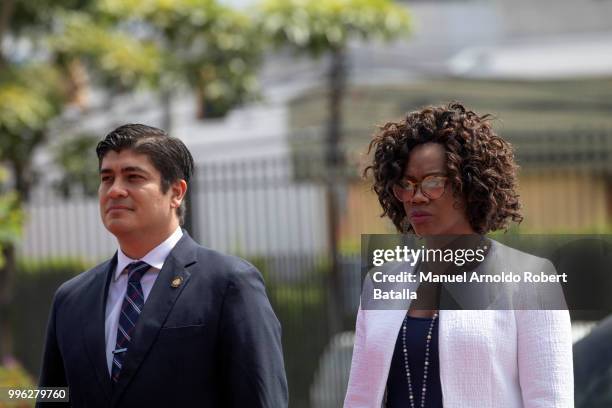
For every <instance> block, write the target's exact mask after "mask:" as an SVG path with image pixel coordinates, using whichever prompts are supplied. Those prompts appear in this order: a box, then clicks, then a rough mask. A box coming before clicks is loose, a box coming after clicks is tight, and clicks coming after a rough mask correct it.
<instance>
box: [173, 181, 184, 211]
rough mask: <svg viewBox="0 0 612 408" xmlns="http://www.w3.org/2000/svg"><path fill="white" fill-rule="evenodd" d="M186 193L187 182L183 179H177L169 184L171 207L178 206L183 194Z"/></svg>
mask: <svg viewBox="0 0 612 408" xmlns="http://www.w3.org/2000/svg"><path fill="white" fill-rule="evenodd" d="M186 193H187V182H186V181H185V180H183V179H179V180H177V181H175V182H174V183H172V184H171V185H170V206H171V207H172V208H179V207H180V206H181V203H182V202H183V199H184V198H185V194H186Z"/></svg>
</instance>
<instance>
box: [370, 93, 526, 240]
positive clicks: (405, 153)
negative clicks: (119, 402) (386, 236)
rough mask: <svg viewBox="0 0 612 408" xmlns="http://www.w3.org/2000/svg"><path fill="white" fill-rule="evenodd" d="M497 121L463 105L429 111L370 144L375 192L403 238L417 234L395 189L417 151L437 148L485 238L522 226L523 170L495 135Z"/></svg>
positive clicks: (394, 125) (386, 129)
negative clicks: (511, 224)
mask: <svg viewBox="0 0 612 408" xmlns="http://www.w3.org/2000/svg"><path fill="white" fill-rule="evenodd" d="M490 118H491V116H490V115H488V114H487V115H483V116H479V115H477V114H476V113H474V112H473V111H471V110H467V109H466V108H465V107H464V106H463V105H462V104H460V103H457V102H453V103H450V104H448V105H447V106H429V107H426V108H424V109H422V110H420V111H415V112H411V113H409V114H408V115H407V116H406V118H405V119H404V120H402V121H400V122H388V123H386V124H385V125H383V126H381V127H380V128H379V131H378V132H377V133H376V134H375V135H374V138H373V140H372V141H371V142H370V146H369V148H368V154H369V153H370V152H371V151H372V150H374V158H373V161H372V163H371V164H370V165H369V166H368V167H366V168H365V170H364V172H363V175H364V177H367V176H368V173H369V172H370V171H371V172H372V173H373V176H374V185H373V190H374V192H376V194H377V195H378V201H379V202H380V204H381V206H382V208H383V213H382V214H381V217H384V216H385V215H386V216H388V217H389V218H390V219H391V221H393V224H394V225H395V227H396V228H397V230H398V231H400V232H414V230H413V228H412V226H411V225H410V224H409V223H408V222H407V219H406V211H405V210H404V206H403V205H402V203H401V202H400V201H399V200H398V199H397V198H395V196H394V195H393V190H392V188H393V185H395V184H397V183H398V182H399V181H400V180H401V179H402V177H403V174H404V169H405V166H406V164H407V161H408V157H409V155H410V152H411V151H412V149H414V147H415V146H417V145H420V144H423V143H427V142H434V143H439V144H441V145H442V146H443V147H444V149H445V150H446V168H447V171H448V178H449V181H450V183H451V185H452V189H453V195H454V196H455V197H460V196H463V197H465V201H466V211H467V216H468V220H469V222H470V224H471V226H472V228H473V229H474V231H476V232H477V233H479V234H485V233H487V232H489V231H494V230H499V229H507V228H508V223H509V221H514V222H518V223H520V222H521V221H522V219H523V217H522V216H521V214H520V211H519V210H520V203H519V196H518V194H517V192H516V186H517V180H516V170H517V165H516V164H515V162H514V153H513V149H512V146H511V145H510V144H509V143H508V142H506V141H505V140H504V139H502V138H501V137H499V136H498V135H496V134H495V132H494V131H493V129H492V127H491V124H490V123H489V121H490Z"/></svg>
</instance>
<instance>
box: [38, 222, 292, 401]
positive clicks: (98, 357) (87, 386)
mask: <svg viewBox="0 0 612 408" xmlns="http://www.w3.org/2000/svg"><path fill="white" fill-rule="evenodd" d="M116 260H117V256H116V255H115V256H114V257H113V259H111V260H110V261H107V262H105V263H103V264H101V265H98V266H96V267H95V268H93V269H91V270H89V271H87V272H84V273H82V274H80V275H78V276H76V277H75V278H73V279H71V280H69V281H68V282H66V283H64V284H63V285H62V286H61V287H60V288H59V289H58V290H57V292H56V294H55V298H54V300H53V307H52V310H51V314H50V317H49V324H48V327H47V338H46V344H45V350H44V356H43V363H42V371H41V375H40V386H41V387H59V386H64V387H66V386H67V387H69V388H70V400H71V405H72V406H73V407H269V408H282V407H286V406H287V380H286V377H285V370H284V364H283V357H282V348H281V328H280V324H279V322H278V320H277V318H276V316H275V315H274V312H273V311H272V307H271V306H270V302H269V301H268V298H267V296H266V292H265V288H264V284H263V280H262V277H261V275H260V273H259V272H258V271H257V269H256V268H255V267H254V266H253V265H251V264H249V263H248V262H246V261H244V260H242V259H239V258H236V257H231V256H227V255H223V254H220V253H218V252H215V251H212V250H210V249H206V248H203V247H201V246H199V245H198V244H197V243H196V242H195V241H193V240H192V239H191V237H189V235H187V233H184V235H183V237H182V238H181V240H180V241H179V242H178V243H177V244H176V246H175V247H174V249H173V250H172V251H171V252H170V254H169V255H168V258H167V259H166V262H165V263H164V266H163V268H162V270H161V271H160V273H159V276H158V278H157V280H156V281H155V284H154V286H153V288H152V290H151V293H150V295H149V297H148V299H147V302H146V303H145V306H144V308H143V310H142V313H141V315H140V317H139V319H138V322H137V324H136V328H135V330H134V334H133V336H132V341H131V343H130V346H129V349H128V352H127V354H126V356H125V357H124V361H123V368H122V371H121V374H120V378H119V381H118V382H117V384H115V385H113V384H112V382H111V380H110V375H109V373H108V368H107V364H106V355H105V344H104V315H105V305H106V296H107V293H108V285H109V281H110V277H111V275H112V273H113V272H114V270H115V265H116ZM176 277H181V278H182V279H183V282H182V284H181V285H180V286H179V287H177V288H174V287H172V285H171V282H172V281H173V280H174V279H175V278H176ZM39 406H41V407H49V406H52V404H49V403H44V404H39ZM60 406H67V405H66V404H63V405H60Z"/></svg>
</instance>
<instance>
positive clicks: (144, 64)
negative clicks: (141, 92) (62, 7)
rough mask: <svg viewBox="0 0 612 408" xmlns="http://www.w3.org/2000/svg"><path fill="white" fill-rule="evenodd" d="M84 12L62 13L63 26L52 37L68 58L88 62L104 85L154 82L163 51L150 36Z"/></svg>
mask: <svg viewBox="0 0 612 408" xmlns="http://www.w3.org/2000/svg"><path fill="white" fill-rule="evenodd" d="M94 17H95V16H92V15H91V14H86V13H82V12H71V13H66V14H63V17H62V19H61V21H62V30H61V31H60V32H59V33H58V34H57V35H56V36H55V37H53V38H52V39H51V40H50V44H51V46H52V48H53V49H54V50H55V51H56V52H58V53H60V54H63V55H65V56H66V57H67V58H81V59H83V60H84V61H86V62H88V63H89V65H90V67H91V68H92V69H93V70H94V71H95V73H96V74H97V75H98V77H99V78H100V79H101V80H102V82H103V84H105V85H109V86H110V85H113V86H114V87H115V88H123V89H126V88H130V87H134V86H138V85H141V84H151V83H153V81H154V80H155V78H157V76H158V75H159V74H160V71H161V63H162V59H163V58H162V51H161V50H160V49H159V47H158V46H157V44H155V43H154V42H152V41H150V40H142V39H138V38H135V37H134V36H133V35H131V34H130V33H129V32H125V31H122V30H120V29H118V28H117V27H114V26H110V25H109V24H106V23H105V22H104V21H103V20H101V19H95V18H94Z"/></svg>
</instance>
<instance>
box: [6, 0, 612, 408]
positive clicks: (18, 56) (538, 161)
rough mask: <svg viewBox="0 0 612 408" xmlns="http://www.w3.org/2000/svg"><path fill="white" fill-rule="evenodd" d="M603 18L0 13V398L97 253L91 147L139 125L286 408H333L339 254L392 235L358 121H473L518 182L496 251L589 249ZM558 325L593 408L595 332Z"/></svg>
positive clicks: (353, 281) (607, 370)
mask: <svg viewBox="0 0 612 408" xmlns="http://www.w3.org/2000/svg"><path fill="white" fill-rule="evenodd" d="M610 17H612V1H609V0H573V1H570V0H555V1H553V0H542V1H538V2H532V1H527V0H487V1H485V0H429V1H417V0H413V1H387V0H261V1H250V0H232V1H230V0H2V1H1V2H0V245H1V247H0V248H1V250H2V251H1V253H2V257H1V258H0V262H1V268H0V386H2V385H4V386H7V385H13V386H16V385H21V386H24V387H25V386H28V385H31V384H33V383H35V381H36V378H37V375H38V370H39V368H40V358H41V352H42V344H43V340H44V332H45V326H46V319H47V315H48V311H49V306H50V304H51V299H52V296H53V293H54V291H55V290H56V288H57V287H58V286H59V285H60V284H61V283H62V282H63V281H65V280H67V279H69V278H70V277H72V276H74V275H75V274H78V273H80V272H82V271H83V270H85V269H87V268H89V267H91V266H92V265H94V264H96V263H97V262H100V261H102V260H104V259H107V258H109V257H110V256H112V254H113V253H114V251H115V249H116V243H115V240H114V238H113V237H112V236H111V235H110V234H109V233H108V232H107V231H106V230H105V229H104V228H103V226H102V224H101V222H100V219H99V214H98V205H97V198H96V191H97V184H98V176H97V166H98V162H97V158H96V156H95V152H94V148H95V145H96V143H97V141H99V140H100V139H101V138H102V137H104V135H106V133H108V132H109V131H111V130H112V129H114V128H115V127H117V126H119V125H121V124H125V123H145V124H149V125H152V126H158V127H162V128H164V129H166V130H167V131H169V133H170V134H172V135H174V136H176V137H179V138H181V139H182V140H183V141H184V142H185V143H186V144H187V146H188V147H189V149H190V150H191V152H192V153H193V155H194V158H195V160H196V164H197V169H196V174H195V176H194V181H193V183H191V185H190V189H189V198H188V207H189V214H188V220H187V225H186V229H187V230H188V231H189V232H190V234H191V235H192V236H194V237H195V238H196V239H197V240H198V241H199V242H201V243H202V244H203V245H205V246H208V247H211V248H214V249H217V250H220V251H224V252H228V253H232V254H235V255H239V256H242V257H244V258H246V259H247V260H249V261H250V262H252V263H253V264H255V265H256V266H257V267H258V268H259V269H260V270H261V271H262V273H263V274H264V277H265V279H266V284H267V290H268V294H269V297H270V300H271V302H272V304H273V306H274V309H275V311H276V313H277V315H278V317H279V319H280V320H281V323H282V326H283V345H284V351H285V364H286V369H287V375H288V380H289V387H290V407H292V408H306V407H313V408H315V407H339V406H341V404H342V400H343V397H344V393H345V390H346V383H347V381H348V371H349V368H350V359H351V353H352V343H353V329H354V322H355V315H356V310H357V307H358V304H359V293H360V259H359V255H360V254H359V248H360V237H361V234H371V233H390V232H393V229H392V226H391V224H390V223H389V222H388V221H386V220H385V219H382V218H380V217H379V215H380V212H381V211H380V208H379V206H378V202H377V199H376V197H375V196H374V195H373V193H371V192H370V190H369V184H368V183H367V182H365V181H363V180H362V179H361V178H360V171H361V169H362V168H363V164H364V162H365V160H366V159H367V156H366V155H365V152H366V150H367V144H368V141H369V139H370V138H371V135H372V134H373V132H374V131H375V130H376V125H381V124H383V123H385V122H387V121H390V120H397V119H400V118H401V117H402V116H403V115H404V114H405V113H406V112H408V111H411V110H415V109H418V108H420V107H422V106H424V105H428V104H442V103H447V102H449V101H453V100H458V101H462V102H463V103H465V104H466V105H467V106H468V107H471V108H472V109H474V110H475V111H477V112H479V113H482V114H484V113H491V114H493V115H494V117H495V118H496V120H495V122H494V127H495V129H496V130H497V131H498V133H499V134H500V135H502V136H503V137H505V138H506V139H507V140H509V141H510V142H511V143H512V144H513V145H514V146H515V149H516V157H517V160H518V163H519V164H520V166H521V169H520V178H519V180H520V193H521V198H522V201H523V205H524V208H523V212H524V215H525V221H524V222H523V223H522V224H521V225H520V227H516V228H512V229H511V230H510V231H509V234H515V233H541V234H561V233H565V234H567V233H572V234H587V233H600V234H601V233H610V232H611V231H612V18H610ZM609 289H611V290H612V288H609ZM572 318H573V323H572V325H573V330H574V336H575V338H574V340H575V341H577V343H576V346H575V364H576V367H577V368H576V369H577V370H578V369H580V370H582V371H580V376H579V377H578V376H577V388H576V405H577V406H578V407H589V408H592V407H604V406H606V407H609V406H611V405H612V346H611V345H612V342H611V341H610V338H611V337H610V336H611V334H610V333H611V330H612V322H611V321H610V320H609V319H608V320H605V321H602V322H600V320H602V319H604V318H605V313H600V314H599V315H597V316H593V315H589V317H588V318H585V317H584V316H581V315H580V314H573V315H572ZM593 327H596V328H595V329H593ZM591 330H592V332H591ZM589 333H590V334H589ZM585 336H586V337H585ZM580 339H582V340H580ZM579 340H580V341H579ZM593 356H597V358H595V359H593ZM577 373H578V371H577ZM578 380H579V381H578ZM2 404H3V403H2V402H0V406H8V405H7V404H5V405H2ZM13 406H17V405H13ZM25 406H27V405H25Z"/></svg>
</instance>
